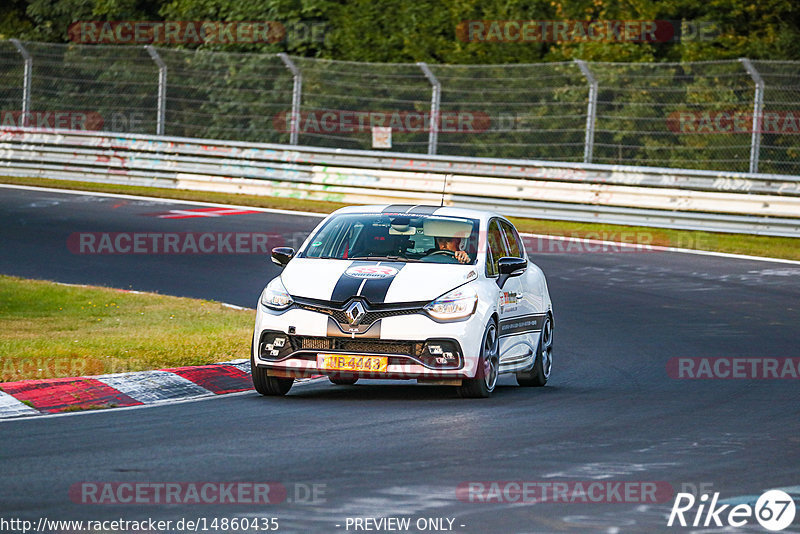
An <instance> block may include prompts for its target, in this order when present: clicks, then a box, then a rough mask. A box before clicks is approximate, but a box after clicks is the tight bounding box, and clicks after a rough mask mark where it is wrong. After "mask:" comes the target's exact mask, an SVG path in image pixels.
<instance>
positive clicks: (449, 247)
mask: <svg viewBox="0 0 800 534" xmlns="http://www.w3.org/2000/svg"><path fill="white" fill-rule="evenodd" d="M434 240H435V241H436V250H446V251H449V252H452V253H453V256H455V258H456V259H457V260H458V261H459V263H470V262H471V261H472V260H471V259H470V257H469V254H467V253H466V251H463V250H461V249H460V248H459V245H460V244H461V238H460V237H435V238H434Z"/></svg>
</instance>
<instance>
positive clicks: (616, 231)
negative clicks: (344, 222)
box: [0, 177, 800, 260]
mask: <svg viewBox="0 0 800 534" xmlns="http://www.w3.org/2000/svg"><path fill="white" fill-rule="evenodd" d="M0 183H8V184H18V185H33V186H42V187H59V188H62V189H80V190H88V191H101V192H106V193H123V194H129V195H146V196H152V197H159V198H172V199H179V200H194V201H203V202H216V203H221V204H238V205H243V206H255V207H262V208H277V209H286V210H298V211H310V212H315V213H330V212H332V211H334V210H336V209H338V208H340V207H342V206H345V205H346V204H342V203H338V202H326V201H319V200H307V199H299V198H291V197H267V196H256V195H237V194H230V193H213V192H205V191H186V190H175V189H163V188H157V187H142V186H129V185H114V184H97V183H93V182H76V181H70V180H50V179H48V178H16V177H0ZM511 220H512V221H513V222H514V224H515V225H516V226H517V228H518V229H519V230H520V231H521V232H530V233H537V234H549V235H560V236H573V237H590V238H597V237H600V238H602V237H604V236H605V237H606V238H607V240H611V241H617V240H620V239H621V240H623V241H628V242H639V243H649V244H654V245H663V246H673V247H678V248H688V249H696V250H708V251H712V252H728V253H732V254H747V255H751V256H767V257H772V258H784V259H791V260H800V239H797V238H791V237H767V236H757V235H749V234H722V233H713V232H699V231H684V230H666V229H662V228H649V227H632V226H622V225H613V224H596V223H575V222H566V221H551V220H545V219H521V218H512V219H511Z"/></svg>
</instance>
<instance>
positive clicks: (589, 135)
mask: <svg viewBox="0 0 800 534" xmlns="http://www.w3.org/2000/svg"><path fill="white" fill-rule="evenodd" d="M575 63H577V64H578V68H579V69H581V73H583V76H584V77H585V78H586V81H587V82H589V104H588V106H587V108H586V138H585V139H584V142H583V162H584V163H591V162H592V155H593V153H594V124H595V120H596V119H595V118H596V117H597V79H596V78H595V77H594V75H593V74H592V71H591V70H589V66H588V65H586V62H585V61H583V60H580V59H576V60H575Z"/></svg>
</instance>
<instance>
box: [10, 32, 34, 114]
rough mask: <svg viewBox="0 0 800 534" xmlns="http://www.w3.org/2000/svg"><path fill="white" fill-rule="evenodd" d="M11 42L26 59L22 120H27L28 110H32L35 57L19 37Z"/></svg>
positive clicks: (23, 80) (23, 77) (23, 79)
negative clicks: (32, 81)
mask: <svg viewBox="0 0 800 534" xmlns="http://www.w3.org/2000/svg"><path fill="white" fill-rule="evenodd" d="M11 42H12V43H13V44H14V46H15V47H17V51H19V53H20V54H22V59H23V60H24V61H25V70H24V71H23V74H22V120H23V121H25V120H26V118H27V116H28V112H29V111H30V110H31V75H32V72H33V58H32V57H31V55H30V53H28V50H26V49H25V47H24V46H23V45H22V43H21V42H20V41H19V39H11Z"/></svg>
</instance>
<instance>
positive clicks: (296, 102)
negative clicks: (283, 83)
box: [278, 52, 303, 145]
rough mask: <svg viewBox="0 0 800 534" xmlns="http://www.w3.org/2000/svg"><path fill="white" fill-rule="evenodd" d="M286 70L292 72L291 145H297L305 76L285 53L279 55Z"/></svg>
mask: <svg viewBox="0 0 800 534" xmlns="http://www.w3.org/2000/svg"><path fill="white" fill-rule="evenodd" d="M278 57H279V58H281V61H283V64H284V65H286V68H287V69H289V70H290V71H291V72H292V78H293V84H292V120H291V129H292V130H291V132H290V133H289V144H291V145H296V144H297V137H298V133H299V130H300V97H301V96H302V94H303V74H302V73H301V72H300V69H299V68H297V65H295V64H294V61H292V59H291V58H290V57H289V56H288V55H287V54H286V53H284V52H281V53H279V54H278Z"/></svg>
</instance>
